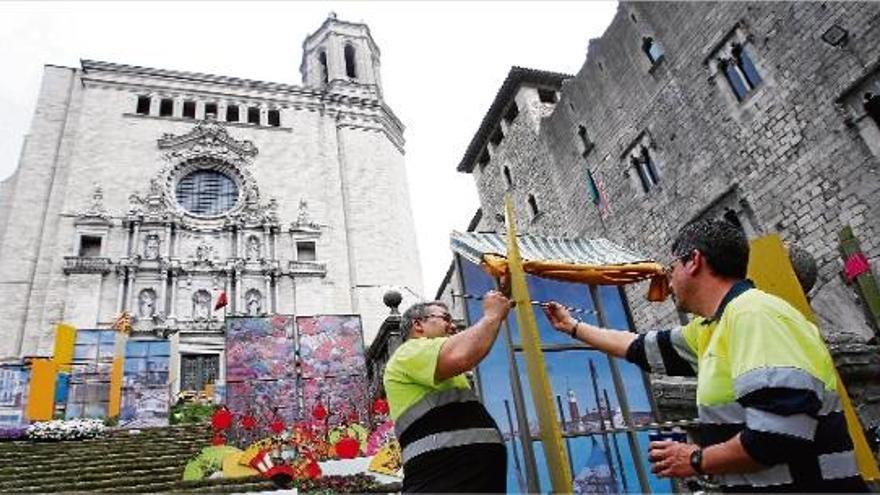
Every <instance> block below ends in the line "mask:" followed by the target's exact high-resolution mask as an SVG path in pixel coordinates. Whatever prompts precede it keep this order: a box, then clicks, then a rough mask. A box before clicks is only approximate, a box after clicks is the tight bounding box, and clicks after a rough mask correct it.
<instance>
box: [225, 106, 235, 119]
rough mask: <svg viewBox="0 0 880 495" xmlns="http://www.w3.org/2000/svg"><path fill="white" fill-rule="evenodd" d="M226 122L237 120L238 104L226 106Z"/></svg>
mask: <svg viewBox="0 0 880 495" xmlns="http://www.w3.org/2000/svg"><path fill="white" fill-rule="evenodd" d="M226 122H238V105H229V106H228V107H226Z"/></svg>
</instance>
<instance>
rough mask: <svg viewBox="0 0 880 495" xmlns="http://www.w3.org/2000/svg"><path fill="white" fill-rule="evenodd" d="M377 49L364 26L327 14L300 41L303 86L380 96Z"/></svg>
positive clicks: (333, 14)
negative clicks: (314, 28) (317, 26)
mask: <svg viewBox="0 0 880 495" xmlns="http://www.w3.org/2000/svg"><path fill="white" fill-rule="evenodd" d="M379 58H380V54H379V47H377V46H376V43H375V42H374V41H373V37H372V36H371V35H370V28H369V27H367V25H366V24H360V23H354V22H347V21H342V20H339V19H337V18H336V13H334V12H331V13H330V15H328V16H327V19H326V20H325V21H324V23H323V24H321V27H320V28H318V30H317V31H315V32H314V33H312V34H311V35H309V36H307V37H306V39H305V41H303V58H302V63H301V64H300V68H299V70H300V72H301V73H302V79H303V85H305V86H308V87H312V88H320V89H324V90H333V91H337V92H339V91H342V92H346V93H348V92H352V93H353V94H366V95H367V96H373V97H378V98H381V97H382V82H381V80H380V78H379Z"/></svg>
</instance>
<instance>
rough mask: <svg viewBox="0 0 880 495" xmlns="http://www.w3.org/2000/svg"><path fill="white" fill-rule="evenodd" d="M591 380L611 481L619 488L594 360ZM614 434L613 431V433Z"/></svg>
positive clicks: (591, 366) (591, 363)
mask: <svg viewBox="0 0 880 495" xmlns="http://www.w3.org/2000/svg"><path fill="white" fill-rule="evenodd" d="M589 364H590V380H591V381H592V382H593V397H594V398H595V399H596V414H598V415H599V431H601V432H602V444H603V445H604V446H605V460H606V461H608V470H609V471H610V472H611V481H612V482H613V483H614V489H615V490H617V476H616V475H615V473H614V459H612V458H611V446H610V445H609V444H608V433H607V432H606V431H605V415H604V414H602V401H600V400H599V383H598V381H597V380H596V367H595V366H594V365H593V360H592V359H590V360H589ZM612 435H613V433H612Z"/></svg>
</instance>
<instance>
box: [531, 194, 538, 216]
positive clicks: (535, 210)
mask: <svg viewBox="0 0 880 495" xmlns="http://www.w3.org/2000/svg"><path fill="white" fill-rule="evenodd" d="M529 211H531V213H532V218H535V217H537V216H538V213H540V211H538V200H536V199H535V195H534V194H529Z"/></svg>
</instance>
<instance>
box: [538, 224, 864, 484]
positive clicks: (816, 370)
mask: <svg viewBox="0 0 880 495" xmlns="http://www.w3.org/2000/svg"><path fill="white" fill-rule="evenodd" d="M748 260H749V245H748V242H747V240H746V237H745V235H744V234H743V232H742V231H741V230H740V229H739V228H738V227H736V226H734V225H732V224H730V223H728V222H725V221H717V220H700V221H697V222H694V223H691V224H688V225H686V226H685V227H683V228H682V230H681V231H680V232H679V234H678V236H677V238H676V240H675V241H674V243H673V245H672V260H671V262H670V263H669V265H668V267H667V275H668V277H669V283H670V288H671V289H672V293H673V294H674V295H675V297H676V300H677V303H678V305H679V307H680V309H682V310H685V311H687V312H690V313H693V314H694V315H696V316H695V318H694V319H693V320H692V321H691V322H690V323H689V324H687V325H685V326H683V327H679V328H674V329H671V330H660V331H651V332H648V333H646V334H642V335H636V334H633V333H630V332H621V331H614V330H608V329H602V328H598V327H595V326H593V325H590V324H587V323H584V322H580V321H577V320H575V319H573V318H572V317H571V315H570V314H569V312H568V311H567V310H566V309H565V308H564V307H563V306H561V305H559V304H556V303H549V304H547V305H546V307H545V308H544V311H545V313H546V315H547V317H548V319H549V321H550V323H551V324H552V325H553V326H554V328H556V329H557V330H559V331H563V332H567V333H569V334H570V335H571V336H572V337H573V338H576V339H578V340H581V341H583V342H585V343H587V344H589V345H591V346H593V347H596V348H597V349H599V350H602V351H605V352H607V353H609V354H612V355H614V356H618V357H624V358H626V359H627V360H629V361H631V362H633V363H635V364H637V365H639V366H640V367H642V368H643V369H645V370H646V371H649V372H654V373H664V374H668V375H677V376H696V377H697V408H698V413H699V421H700V426H701V432H702V435H701V437H702V442H703V445H702V446H697V445H692V444H686V443H678V442H672V441H661V442H651V444H650V447H649V449H650V452H649V457H650V459H651V462H652V463H653V471H654V472H655V473H657V474H658V475H660V476H666V477H686V476H693V475H697V474H710V475H714V476H715V477H716V479H717V481H718V482H719V484H720V485H721V487H722V489H724V490H725V491H739V492H773V491H789V492H790V491H795V492H816V491H819V492H864V491H867V487H866V485H865V483H864V481H863V480H862V478H861V477H860V476H859V471H858V468H857V465H856V459H855V455H854V452H853V444H852V441H851V439H850V436H849V433H848V431H847V425H846V419H845V418H844V414H843V412H842V409H841V401H840V397H839V395H838V392H837V383H838V382H837V380H836V374H835V369H834V363H833V362H832V360H831V355H830V354H829V352H828V349H827V348H826V346H825V343H824V341H823V340H822V337H821V335H820V334H819V331H818V329H817V328H816V326H815V325H813V324H812V323H810V322H809V321H808V320H807V319H806V318H805V317H804V316H803V315H802V314H801V313H800V312H799V311H798V310H796V309H795V308H794V307H792V306H791V305H789V304H788V303H787V302H785V301H783V300H782V299H780V298H778V297H776V296H773V295H770V294H767V293H765V292H762V291H760V290H758V289H756V288H754V285H753V284H752V283H751V281H749V280H747V279H746V278H745V276H746V269H747V265H748Z"/></svg>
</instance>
